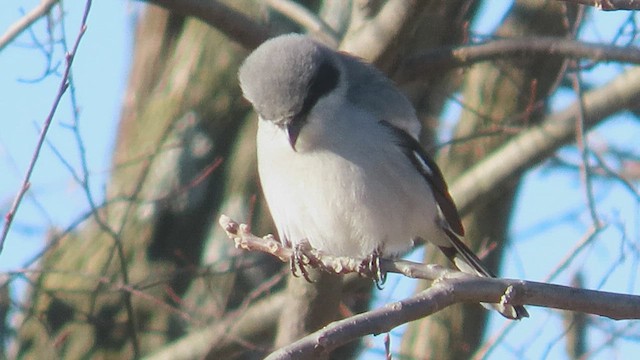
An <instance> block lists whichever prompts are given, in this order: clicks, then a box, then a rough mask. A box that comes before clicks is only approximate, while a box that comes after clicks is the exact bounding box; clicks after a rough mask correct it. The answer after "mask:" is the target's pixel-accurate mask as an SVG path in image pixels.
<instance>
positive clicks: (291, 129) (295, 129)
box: [285, 117, 304, 151]
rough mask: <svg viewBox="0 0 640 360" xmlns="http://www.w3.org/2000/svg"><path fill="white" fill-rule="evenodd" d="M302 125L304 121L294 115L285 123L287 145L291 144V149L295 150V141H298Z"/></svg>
mask: <svg viewBox="0 0 640 360" xmlns="http://www.w3.org/2000/svg"><path fill="white" fill-rule="evenodd" d="M302 125H304V121H302V119H301V118H298V117H294V118H293V119H291V121H290V122H289V123H288V124H287V125H285V131H286V132H287V138H288V139H289V145H291V148H292V149H293V151H296V142H297V141H298V136H299V135H300V130H302Z"/></svg>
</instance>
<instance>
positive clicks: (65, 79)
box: [0, 0, 91, 253]
mask: <svg viewBox="0 0 640 360" xmlns="http://www.w3.org/2000/svg"><path fill="white" fill-rule="evenodd" d="M90 8H91V0H87V3H86V6H85V9H84V13H83V15H82V21H81V23H80V30H79V31H78V35H77V37H76V40H75V42H74V44H73V47H72V48H71V51H69V52H67V53H66V55H65V59H66V66H65V69H64V73H63V74H62V80H61V81H60V85H59V86H58V93H57V94H56V97H55V99H54V100H53V105H52V106H51V109H50V110H49V114H48V115H47V118H46V119H45V121H44V125H43V127H42V130H41V131H40V136H39V137H38V142H37V144H36V148H35V150H34V152H33V156H32V157H31V161H30V162H29V166H28V168H27V172H26V174H25V176H24V179H23V180H22V184H21V186H20V190H19V191H18V194H17V195H16V197H15V199H14V201H13V204H12V205H11V209H10V210H9V212H7V214H6V215H5V223H4V226H3V228H2V234H1V235H0V253H2V249H3V247H4V241H5V239H6V238H7V235H8V234H9V229H10V228H11V223H12V222H13V219H14V217H15V215H16V212H17V211H18V207H19V206H20V203H21V201H22V198H23V197H24V195H25V194H26V192H27V191H28V190H29V187H30V185H31V182H30V179H31V174H32V173H33V170H34V168H35V165H36V161H37V160H38V157H39V156H40V150H41V149H42V145H43V144H44V140H45V138H46V136H47V132H48V130H49V126H50V125H51V122H52V121H53V116H54V115H55V113H56V110H57V109H58V105H59V104H60V101H61V100H62V96H63V95H64V94H65V92H66V91H67V89H68V88H69V76H70V74H71V65H72V64H73V59H74V57H75V55H76V52H77V50H78V47H79V45H80V40H81V39H82V36H83V35H84V33H85V31H86V30H87V18H88V16H89V9H90Z"/></svg>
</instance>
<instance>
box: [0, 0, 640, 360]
mask: <svg viewBox="0 0 640 360" xmlns="http://www.w3.org/2000/svg"><path fill="white" fill-rule="evenodd" d="M37 3H39V0H9V1H7V4H5V6H4V9H5V11H3V12H0V31H4V29H6V28H7V27H8V26H9V25H10V24H12V23H14V22H15V21H16V20H17V19H18V18H20V17H21V16H22V13H21V10H23V11H28V10H30V9H32V8H33V7H35V6H36V5H37ZM77 4H84V2H82V1H79V2H73V3H70V2H67V3H66V5H67V6H68V8H67V9H65V12H66V17H65V21H66V25H67V26H66V29H67V30H66V31H67V36H68V38H69V39H68V41H69V42H72V41H73V39H75V36H76V35H77V33H78V28H79V21H80V18H81V13H82V10H83V9H82V7H81V6H78V5H77ZM493 4H497V3H496V2H494V3H493ZM499 4H500V5H502V6H503V7H504V5H505V4H508V2H506V1H503V2H500V3H499ZM139 7H140V5H139V4H138V3H130V2H126V1H94V2H93V6H92V9H91V14H90V17H89V23H88V29H87V32H86V34H85V36H84V38H83V40H82V43H81V45H80V49H79V51H78V54H77V56H76V59H75V62H74V67H73V74H74V82H75V86H76V94H77V100H78V104H79V110H80V123H79V126H80V131H81V136H82V139H83V140H84V142H85V144H84V145H85V146H86V155H87V163H88V164H89V169H90V183H91V187H92V191H93V193H94V194H95V196H96V197H97V198H98V199H100V198H101V197H102V196H103V195H102V194H103V193H104V186H105V184H106V179H107V178H108V175H109V167H110V156H111V155H110V152H111V150H112V148H113V142H114V134H115V129H116V126H117V121H118V118H119V112H120V106H121V102H122V98H123V96H124V90H125V86H126V79H127V71H128V65H129V61H130V58H131V55H132V54H131V46H132V37H133V34H132V29H133V24H134V21H135V14H136V11H137V9H139ZM490 11H492V12H493V13H494V14H498V13H499V12H498V10H497V9H496V7H492V8H491V9H490ZM624 16H626V14H624V13H618V14H614V13H609V14H604V13H597V17H596V18H595V20H594V21H595V22H594V24H595V26H594V27H593V28H592V29H595V30H589V31H587V32H585V37H586V38H587V39H589V40H592V41H606V39H610V38H611V36H612V35H613V34H614V32H615V29H616V28H617V24H619V23H620V22H621V21H623V17H624ZM497 18H499V16H497V15H496V16H494V17H493V20H494V21H495V20H496V19H497ZM489 19H491V18H490V17H489ZM46 25H47V24H46V22H44V21H40V22H38V23H37V24H36V26H35V28H34V34H35V37H36V38H37V39H38V40H40V41H42V42H44V43H46V40H47V35H46V28H47V27H46ZM491 26H492V24H491V23H490V22H488V23H485V24H481V25H480V28H482V29H486V31H488V29H490V28H491ZM56 36H59V34H57V35H56ZM603 39H605V40H603ZM51 58H52V59H53V63H54V64H55V63H56V62H59V61H60V59H62V52H61V51H60V48H59V47H57V48H56V49H55V50H54V52H53V56H52V57H51ZM63 65H64V64H61V65H60V67H59V68H58V71H57V74H52V75H49V76H45V77H43V74H44V73H45V71H46V70H47V69H48V60H47V55H46V53H45V52H44V51H43V50H42V49H41V48H38V47H36V46H34V41H33V38H32V36H31V34H29V33H25V34H23V35H22V36H21V37H20V38H19V39H18V40H17V41H16V42H14V43H13V44H11V45H9V46H8V47H7V48H5V49H4V50H3V51H2V52H0V85H1V87H0V89H1V91H2V94H3V96H0V113H1V114H3V116H2V118H0V122H1V123H2V125H3V126H2V129H3V130H2V131H1V132H0V170H1V171H0V174H2V175H0V209H1V210H2V211H3V212H6V211H7V210H8V209H9V207H10V205H11V202H12V200H13V197H14V196H15V194H16V192H17V191H18V188H19V185H20V182H21V181H22V178H23V176H24V173H25V171H26V167H27V164H28V162H29V160H30V158H31V156H32V153H33V149H34V147H35V144H36V141H37V137H38V128H39V127H40V126H41V125H42V122H43V121H44V119H45V118H46V115H47V113H48V112H49V109H50V108H51V104H52V102H53V99H54V97H55V94H56V91H57V88H58V86H59V83H60V76H59V74H60V72H61V70H62V67H61V66H63ZM620 70H621V68H620V66H619V65H602V66H598V67H596V68H594V69H592V70H591V71H589V72H586V73H585V74H584V78H585V80H586V81H588V82H590V83H592V84H596V85H597V84H602V83H604V82H606V81H607V80H609V79H611V78H612V77H613V76H615V75H616V74H617V73H619V71H620ZM572 99H573V94H570V93H567V94H563V95H562V96H560V97H558V98H556V99H554V104H553V108H556V109H559V108H562V107H564V106H566V104H567V103H568V102H569V101H572ZM457 111H459V109H456V108H455V107H452V108H451V109H450V110H449V112H448V116H450V117H451V118H454V117H455V114H456V112H457ZM71 123H73V116H72V111H71V104H70V98H69V94H67V95H66V96H65V98H64V99H63V101H62V103H61V104H60V107H59V109H58V111H57V114H56V117H55V118H54V121H53V124H52V126H51V128H50V131H49V135H48V137H47V138H48V140H49V141H50V142H51V144H52V146H53V147H55V149H57V150H58V151H59V152H60V153H61V154H63V156H64V158H65V159H66V160H67V161H69V162H70V163H71V164H72V166H74V168H76V169H79V168H80V166H79V153H78V144H77V142H76V140H75V138H74V136H73V133H72V132H71V131H70V130H69V128H68V124H71ZM637 139H640V126H638V123H637V120H633V119H632V118H631V117H630V116H627V115H624V114H623V115H620V116H616V117H615V118H614V119H612V120H610V121H608V122H607V123H606V124H605V125H604V126H600V127H598V128H597V129H596V130H595V131H594V132H593V133H592V134H591V135H590V140H591V141H592V143H593V144H594V145H597V144H615V145H616V146H617V147H619V148H621V149H626V150H629V151H632V152H635V153H636V154H637V155H640V154H639V153H640V149H639V146H638V140H637ZM559 155H560V156H561V157H562V158H563V159H568V160H571V161H576V162H577V161H578V157H577V156H576V152H575V149H573V148H572V147H566V148H564V149H562V150H561V151H560V152H559ZM637 185H638V184H637V183H636V189H637ZM31 188H32V192H31V194H32V195H30V196H27V197H26V198H25V200H24V202H23V204H22V205H21V207H20V209H19V211H18V214H17V216H16V219H15V222H14V225H13V227H12V231H11V233H10V235H9V237H8V238H7V241H6V243H5V249H4V251H3V253H2V254H0V269H1V270H5V271H6V270H16V269H20V268H21V267H22V266H23V264H24V263H25V261H27V260H28V259H30V258H31V257H32V256H33V254H34V253H35V252H36V251H37V250H38V249H40V248H41V246H42V245H43V239H44V238H45V236H46V233H47V231H48V229H49V228H50V227H52V226H55V227H59V228H64V227H66V226H67V225H68V224H69V223H70V222H72V221H73V220H75V219H76V218H77V216H78V215H79V214H81V213H82V212H83V211H85V210H86V209H87V208H88V205H87V202H86V199H85V197H84V194H83V192H82V189H81V188H80V187H79V186H78V185H77V184H76V183H75V182H74V180H73V179H72V177H71V176H70V174H69V172H68V171H67V170H66V169H65V167H64V166H63V165H62V163H61V162H60V160H59V159H58V158H57V157H56V156H55V155H54V154H53V152H52V151H51V149H50V148H49V147H48V146H45V147H44V149H43V152H42V154H41V155H40V158H39V160H38V163H37V165H36V169H35V171H34V174H33V178H32V187H31ZM594 189H595V194H596V198H597V199H598V210H599V212H600V214H601V215H602V218H603V219H605V220H606V221H607V223H608V224H610V225H609V226H608V227H607V228H606V229H605V230H604V231H603V232H602V233H601V234H600V235H599V236H598V237H597V238H596V239H595V240H594V241H593V242H592V243H591V245H589V246H587V247H586V248H585V250H584V251H583V252H582V253H581V254H580V256H578V258H577V259H576V261H574V262H573V263H572V264H571V266H570V269H569V270H568V271H566V272H564V273H563V274H562V275H561V276H559V277H557V278H554V279H553V282H557V283H567V282H568V280H569V277H570V275H571V274H573V273H575V271H577V270H578V269H581V270H582V271H583V272H584V275H585V277H586V285H587V287H590V288H601V289H606V290H609V291H618V292H629V293H638V286H639V285H640V283H639V281H638V279H637V277H636V276H635V275H634V274H635V273H636V272H637V265H638V258H637V254H635V255H634V254H632V255H631V256H626V258H621V254H624V252H625V251H626V250H625V249H626V248H625V246H629V244H635V246H637V244H638V241H639V240H640V216H639V214H640V211H639V208H638V205H639V204H638V201H637V200H636V199H635V198H634V197H633V196H631V195H630V193H629V192H628V191H626V190H625V189H624V188H623V187H622V186H620V185H619V184H617V183H615V182H611V181H604V180H600V179H596V181H595V184H594ZM567 212H572V213H574V214H575V216H572V217H569V218H566V219H559V218H560V217H562V215H563V214H566V213H567ZM238 220H241V219H238ZM560 220H561V221H560ZM590 225H591V221H590V218H589V216H588V213H587V211H586V208H585V196H584V190H583V187H582V184H581V182H580V179H579V177H578V176H577V173H576V172H575V171H572V170H568V169H562V168H558V167H550V166H548V164H543V165H542V166H539V167H537V168H536V169H534V170H533V171H531V172H529V173H528V174H527V175H526V179H525V186H523V188H522V189H521V192H520V194H519V197H518V200H517V203H516V211H515V213H514V216H513V218H512V224H511V227H510V236H511V237H512V239H513V240H514V243H513V246H512V248H511V249H510V254H511V256H510V257H509V259H508V261H507V262H506V264H505V267H504V273H505V274H506V276H508V277H518V278H525V279H529V280H538V281H540V280H545V279H547V277H548V275H549V274H550V273H551V272H552V271H553V269H554V268H555V267H556V265H557V264H558V262H559V261H561V260H562V259H563V258H564V257H565V256H566V255H567V253H568V252H569V251H570V250H571V249H572V248H573V247H574V246H575V244H576V243H577V242H578V241H579V240H580V239H581V237H583V236H584V234H585V233H586V232H587V230H588V229H589V227H590ZM625 244H626V245H625ZM612 264H617V266H615V267H612ZM411 286H412V283H404V284H403V285H401V286H399V287H396V286H395V285H393V284H392V283H391V284H388V285H387V287H386V290H385V292H383V293H382V294H381V299H382V300H389V299H392V298H397V297H402V296H406V294H407V292H408V290H407V289H408V288H411ZM529 310H530V312H531V316H532V317H531V319H528V320H526V321H523V322H521V323H519V324H517V325H516V326H514V327H513V330H512V331H511V332H509V334H508V336H507V344H509V345H510V346H512V347H513V348H514V349H516V350H518V349H521V348H524V349H526V350H525V353H524V354H525V355H526V357H527V358H532V359H536V358H541V357H542V356H543V355H544V354H547V355H548V358H553V359H556V358H562V356H563V351H564V348H563V343H562V341H559V342H555V343H554V344H555V345H553V346H550V345H548V344H549V342H550V341H551V340H552V339H554V338H556V337H558V336H559V335H560V334H561V332H562V329H561V327H560V321H561V319H560V317H559V315H558V312H555V311H550V310H545V309H538V308H529ZM548 321H549V322H548ZM504 324H505V321H504V320H502V319H501V318H499V317H497V316H496V317H493V318H492V321H491V329H492V331H497V330H498V329H500V328H501V327H502V326H503V325H504ZM598 324H599V325H598V326H594V329H593V330H591V331H590V335H589V336H590V339H591V340H592V341H593V342H594V343H596V344H598V343H600V342H603V341H604V339H606V336H607V333H608V332H609V333H610V332H611V331H612V326H614V325H615V326H618V325H620V326H624V325H625V324H623V323H619V324H613V325H612V322H599V323H598ZM636 329H637V328H636ZM379 338H381V337H379ZM374 341H375V342H379V341H380V339H378V338H375V339H374ZM632 351H633V352H634V353H636V354H637V353H638V351H640V345H639V344H637V343H635V342H633V341H630V340H626V341H623V340H620V341H617V342H616V343H615V346H614V347H609V348H604V349H603V350H602V351H601V352H598V353H597V354H596V355H595V356H594V358H602V359H609V358H611V357H615V356H618V357H621V356H622V357H623V355H624V354H631V352H632ZM492 356H493V358H496V359H503V358H510V357H512V356H513V353H511V352H510V350H509V348H508V347H506V346H505V347H500V348H498V349H496V350H495V352H493V353H492Z"/></svg>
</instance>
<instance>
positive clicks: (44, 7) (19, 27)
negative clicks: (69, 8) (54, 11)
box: [0, 0, 58, 51]
mask: <svg viewBox="0 0 640 360" xmlns="http://www.w3.org/2000/svg"><path fill="white" fill-rule="evenodd" d="M57 3H58V0H42V1H40V4H38V6H36V7H35V8H33V10H31V11H29V12H28V13H27V14H26V15H25V16H23V17H22V18H21V19H20V20H18V21H17V22H15V23H14V24H13V25H11V26H9V28H8V29H7V31H5V33H4V34H3V35H2V36H0V51H2V49H4V48H5V46H7V45H8V44H9V43H10V42H12V41H13V40H14V39H15V38H16V37H18V35H20V34H21V33H22V32H23V31H24V30H26V29H27V28H28V27H29V26H31V25H33V23H35V22H36V21H38V19H40V18H41V17H43V16H44V15H45V14H47V13H49V11H50V10H51V8H52V7H53V5H55V4H57Z"/></svg>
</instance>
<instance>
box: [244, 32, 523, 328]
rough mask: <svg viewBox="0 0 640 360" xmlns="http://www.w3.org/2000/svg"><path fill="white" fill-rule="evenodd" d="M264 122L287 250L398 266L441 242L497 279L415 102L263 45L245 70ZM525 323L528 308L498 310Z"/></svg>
mask: <svg viewBox="0 0 640 360" xmlns="http://www.w3.org/2000/svg"><path fill="white" fill-rule="evenodd" d="M239 78H240V86H241V88H242V91H243V93H244V96H245V98H247V99H248V100H249V101H250V102H251V104H252V105H253V107H254V109H255V111H256V112H257V113H258V115H259V120H258V121H259V125H258V135H257V148H258V170H259V174H260V181H261V184H262V189H263V191H264V195H265V198H266V201H267V204H268V206H269V209H270V211H271V215H272V216H273V220H274V222H275V224H276V226H277V229H278V234H279V237H280V241H282V242H283V244H285V245H289V246H295V245H296V244H299V243H300V242H301V241H308V242H309V243H310V244H311V246H312V247H314V248H316V249H318V250H322V251H324V252H327V253H329V254H332V255H336V256H352V257H366V256H370V255H371V254H374V253H377V254H380V255H389V256H393V255H397V254H399V253H402V252H405V251H407V250H408V249H409V248H410V247H411V246H412V245H413V243H414V241H415V240H416V239H423V240H427V241H430V242H432V243H433V244H435V245H436V246H438V247H439V248H440V250H442V251H443V252H444V254H445V255H447V257H448V258H449V259H450V260H451V261H452V262H453V263H454V264H455V266H456V267H457V268H458V269H460V270H461V271H464V272H467V273H471V274H474V275H479V276H483V277H494V275H493V274H492V273H491V272H490V271H489V270H488V269H487V268H486V267H485V266H484V265H483V264H482V262H481V261H480V259H478V257H477V256H476V255H475V254H474V253H473V252H472V251H471V250H470V249H469V248H468V247H467V246H466V245H465V244H464V243H463V241H462V239H463V237H464V229H463V226H462V223H461V221H460V216H459V215H458V211H457V209H456V206H455V204H454V202H453V200H452V198H451V196H450V194H449V191H448V189H447V185H446V183H445V181H444V178H443V176H442V173H441V172H440V169H439V168H438V167H437V165H436V164H435V162H434V161H433V160H432V159H431V158H430V157H429V156H428V155H427V154H426V152H425V151H424V150H423V149H422V147H421V146H420V144H419V142H418V140H417V139H418V133H419V131H420V123H419V121H418V119H417V117H416V114H415V110H414V108H413V106H412V105H411V103H410V102H409V100H408V99H407V98H406V97H405V96H404V95H403V94H402V93H401V92H400V90H398V88H397V87H396V86H395V85H394V84H393V83H392V82H391V81H390V80H389V79H388V78H386V77H385V76H384V75H383V74H382V73H381V72H379V71H378V70H376V69H375V68H374V67H372V66H371V65H368V64H366V63H364V62H362V61H360V60H359V59H357V58H355V57H352V56H350V55H347V54H344V53H340V52H336V51H335V50H333V49H330V48H329V47H326V46H324V45H322V44H320V43H318V42H316V41H314V40H312V39H310V38H309V37H307V36H303V35H297V34H289V35H283V36H279V37H276V38H274V39H271V40H269V41H267V42H265V43H263V44H262V45H261V46H260V47H258V49H256V50H255V51H254V52H253V53H252V54H251V55H249V57H248V58H247V59H246V60H245V62H244V64H243V65H242V67H241V68H240V71H239ZM494 307H496V308H497V310H498V311H499V312H500V313H501V314H502V315H503V316H505V317H507V318H510V319H520V318H522V317H527V316H528V313H527V311H526V310H525V308H524V307H522V306H513V305H510V304H503V305H494Z"/></svg>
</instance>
